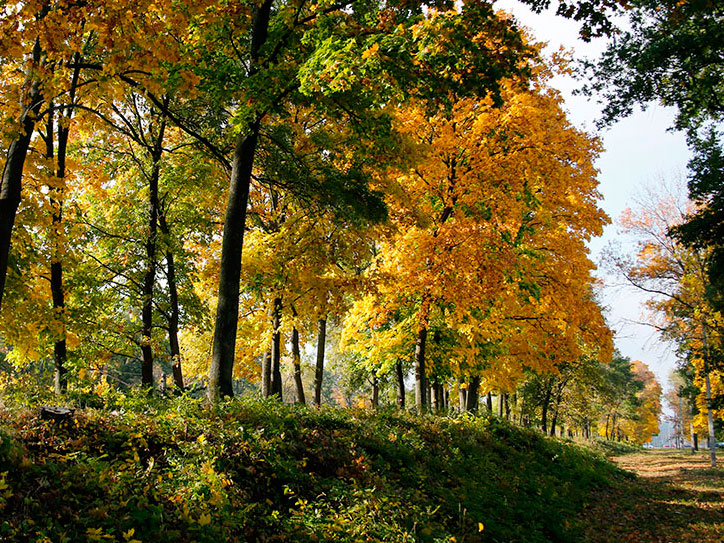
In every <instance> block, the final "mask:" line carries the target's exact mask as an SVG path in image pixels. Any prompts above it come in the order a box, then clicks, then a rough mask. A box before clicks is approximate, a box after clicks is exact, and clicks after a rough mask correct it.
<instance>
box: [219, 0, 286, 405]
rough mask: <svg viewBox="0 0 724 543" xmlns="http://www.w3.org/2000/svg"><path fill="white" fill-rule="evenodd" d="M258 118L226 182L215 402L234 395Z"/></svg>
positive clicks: (259, 40)
mask: <svg viewBox="0 0 724 543" xmlns="http://www.w3.org/2000/svg"><path fill="white" fill-rule="evenodd" d="M272 3H273V2H272V0H264V2H263V3H262V4H261V5H259V6H258V7H257V8H256V11H255V13H254V19H253V22H252V28H251V48H250V52H249V56H250V58H249V72H248V73H249V76H250V77H251V76H253V75H254V74H255V73H256V72H257V71H258V63H259V53H260V50H261V48H262V46H263V45H264V44H265V43H266V41H267V36H268V33H269V20H270V13H271V7H272ZM260 128H261V118H257V119H255V120H254V121H252V122H251V123H250V124H249V127H248V130H247V131H243V130H242V131H241V132H240V133H239V135H238V136H237V138H236V145H235V147H234V157H233V160H232V166H231V179H230V183H229V185H230V186H229V200H228V203H227V206H226V216H225V217H224V238H223V241H222V247H221V270H220V275H219V297H218V304H217V306H216V325H215V328H214V347H213V353H212V356H211V365H210V367H209V388H208V399H209V401H210V402H212V403H213V402H217V401H218V400H219V399H220V398H221V396H233V395H234V389H233V370H234V352H235V349H236V328H237V324H238V320H239V284H240V282H241V253H242V246H243V242H244V228H245V226H246V207H247V203H248V200H249V186H250V183H251V173H252V169H253V166H254V157H255V155H256V149H257V143H258V140H259V130H260Z"/></svg>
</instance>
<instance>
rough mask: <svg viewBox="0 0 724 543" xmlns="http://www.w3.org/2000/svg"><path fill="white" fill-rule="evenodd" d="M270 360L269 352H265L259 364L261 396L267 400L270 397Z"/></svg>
mask: <svg viewBox="0 0 724 543" xmlns="http://www.w3.org/2000/svg"><path fill="white" fill-rule="evenodd" d="M271 360H272V355H271V351H267V352H265V353H264V359H263V360H262V363H261V395H262V397H263V398H268V397H269V396H270V395H271V372H272V369H271V368H272V362H271Z"/></svg>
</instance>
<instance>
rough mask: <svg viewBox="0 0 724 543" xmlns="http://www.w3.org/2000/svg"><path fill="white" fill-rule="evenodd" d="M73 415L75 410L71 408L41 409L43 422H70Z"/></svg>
mask: <svg viewBox="0 0 724 543" xmlns="http://www.w3.org/2000/svg"><path fill="white" fill-rule="evenodd" d="M73 413H75V409H71V408H69V407H58V406H54V405H44V406H42V407H41V408H40V418H41V420H51V421H53V422H57V423H62V422H70V421H71V420H73Z"/></svg>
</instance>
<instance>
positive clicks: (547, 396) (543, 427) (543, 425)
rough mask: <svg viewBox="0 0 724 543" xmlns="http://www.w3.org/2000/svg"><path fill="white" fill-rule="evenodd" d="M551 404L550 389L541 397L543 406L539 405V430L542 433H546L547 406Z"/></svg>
mask: <svg viewBox="0 0 724 543" xmlns="http://www.w3.org/2000/svg"><path fill="white" fill-rule="evenodd" d="M550 403H551V389H550V387H549V388H548V389H547V390H546V394H545V396H544V397H543V404H542V405H541V414H540V429H541V430H543V433H544V434H545V433H547V432H548V406H549V404H550Z"/></svg>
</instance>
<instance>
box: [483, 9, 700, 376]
mask: <svg viewBox="0 0 724 543" xmlns="http://www.w3.org/2000/svg"><path fill="white" fill-rule="evenodd" d="M496 6H497V7H499V8H501V9H505V10H506V11H509V12H512V13H513V14H514V16H515V17H516V19H517V20H518V21H519V22H520V24H521V25H523V26H525V27H527V28H528V29H529V30H530V32H531V33H532V35H533V36H534V38H535V39H536V40H537V41H540V42H547V43H548V46H547V48H546V50H545V51H546V52H547V53H552V52H554V51H557V50H558V49H560V47H564V48H566V49H569V50H571V51H572V53H573V56H574V58H581V57H587V58H596V57H597V56H598V54H600V52H602V51H603V49H604V48H605V39H598V40H595V39H594V40H593V41H592V42H591V43H586V42H584V41H582V40H580V39H579V38H578V24H577V23H575V22H572V21H568V20H566V19H563V18H562V17H557V16H555V15H554V14H553V13H552V12H548V13H543V14H540V15H537V14H535V13H532V12H531V11H530V10H529V9H527V8H526V7H525V6H523V5H522V4H521V3H520V2H516V1H515V0H498V2H496ZM580 85H581V83H580V82H577V81H575V80H573V79H572V78H571V77H562V76H559V77H556V79H555V80H554V81H553V86H554V87H555V88H557V89H558V90H560V91H561V94H562V96H563V97H564V99H565V103H566V109H567V110H568V114H569V115H568V118H569V120H570V121H571V122H572V123H573V124H574V125H576V126H577V127H579V128H583V129H586V130H587V131H588V132H591V133H596V134H597V135H598V136H599V137H600V138H601V139H602V142H603V147H604V149H605V151H604V152H603V153H602V155H601V156H600V157H599V159H598V160H597V162H596V167H597V168H598V170H599V172H600V173H599V182H600V186H599V190H600V192H601V194H602V196H603V199H602V200H601V202H600V205H601V208H602V209H603V210H604V211H605V212H606V213H607V214H608V215H609V217H611V220H612V224H610V225H608V226H607V227H606V228H605V230H604V234H603V236H602V237H601V238H597V239H595V240H593V241H592V242H591V243H590V245H589V248H590V250H591V257H592V259H593V261H594V262H595V263H596V264H597V265H598V266H599V270H598V271H597V275H598V276H599V277H600V278H601V279H602V280H603V283H604V288H603V303H604V305H605V306H607V308H608V312H607V318H608V321H609V325H610V326H611V327H612V328H613V329H614V330H615V331H616V336H615V344H616V347H617V348H618V350H619V351H620V352H621V354H623V355H624V356H627V357H629V358H631V359H632V360H641V361H642V362H645V363H646V364H647V365H648V366H649V368H650V369H651V370H652V371H653V372H654V373H655V375H656V377H657V379H658V381H659V383H661V385H662V386H663V387H664V389H665V390H666V389H667V384H668V383H667V381H668V376H669V373H670V372H671V370H672V369H673V368H674V366H675V363H676V356H675V353H674V351H675V347H674V346H673V345H670V344H667V343H663V342H661V341H659V339H658V336H657V334H656V333H655V331H653V329H652V328H650V327H648V326H645V325H641V324H636V322H640V321H645V315H644V313H643V308H642V307H641V303H642V302H643V300H645V297H644V296H643V295H641V294H640V293H637V292H635V291H632V290H631V289H629V288H626V287H623V286H622V285H621V283H622V280H621V279H620V278H618V277H615V276H612V275H608V274H606V273H605V272H604V271H603V269H602V268H603V264H605V263H604V262H602V255H601V250H602V249H603V248H604V247H606V246H607V245H608V244H610V243H621V244H623V245H624V246H626V245H627V244H628V245H629V246H630V244H631V240H629V239H627V238H626V237H625V236H624V235H622V233H621V232H620V228H619V227H618V225H617V219H618V217H619V216H620V215H621V212H622V211H623V210H624V209H626V208H628V207H631V206H632V205H633V202H632V198H634V197H635V196H636V194H637V193H638V192H639V191H641V190H642V189H643V187H645V186H651V185H654V186H655V185H656V184H657V183H661V181H662V180H667V181H668V182H674V181H675V180H676V179H680V178H683V177H685V176H686V164H687V162H688V160H689V152H688V149H687V146H686V139H685V137H684V135H683V134H682V133H680V132H678V133H674V132H671V131H669V130H668V129H669V127H670V126H672V124H673V119H674V111H673V110H672V109H669V108H665V107H662V106H660V105H658V104H650V105H649V107H647V109H646V110H645V111H637V112H636V113H634V114H633V115H631V116H630V117H628V118H625V119H623V120H621V121H619V122H618V123H616V124H615V125H613V126H612V127H610V128H608V129H603V130H601V131H597V130H596V128H595V122H596V120H597V119H598V118H599V117H600V105H599V104H597V103H596V101H595V99H592V98H587V97H583V96H574V95H573V93H572V91H573V89H575V88H577V87H579V86H580Z"/></svg>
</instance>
